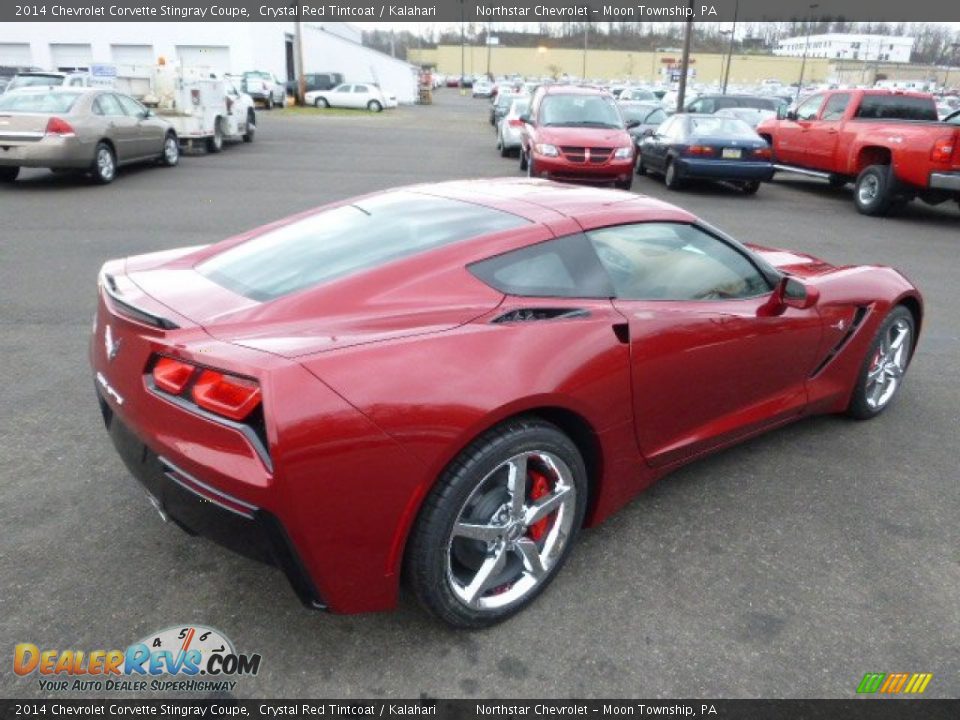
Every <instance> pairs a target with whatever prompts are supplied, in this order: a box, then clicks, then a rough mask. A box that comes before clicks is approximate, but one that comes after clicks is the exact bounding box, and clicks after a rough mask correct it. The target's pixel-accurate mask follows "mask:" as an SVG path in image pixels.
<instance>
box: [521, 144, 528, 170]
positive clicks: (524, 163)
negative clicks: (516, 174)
mask: <svg viewBox="0 0 960 720" xmlns="http://www.w3.org/2000/svg"><path fill="white" fill-rule="evenodd" d="M526 169H527V154H526V153H525V152H524V151H523V145H521V146H520V170H521V172H522V171H524V170H526Z"/></svg>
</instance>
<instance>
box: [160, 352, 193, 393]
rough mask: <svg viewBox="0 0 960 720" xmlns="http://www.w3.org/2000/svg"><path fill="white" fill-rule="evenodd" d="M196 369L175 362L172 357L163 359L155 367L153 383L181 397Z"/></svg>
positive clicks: (186, 364) (183, 363)
mask: <svg viewBox="0 0 960 720" xmlns="http://www.w3.org/2000/svg"><path fill="white" fill-rule="evenodd" d="M196 369H197V368H196V367H195V366H194V365H191V364H189V363H185V362H181V361H180V360H174V359H173V358H172V357H161V358H160V359H159V360H157V364H156V365H154V366H153V382H154V383H155V384H156V386H157V387H158V388H160V389H161V390H163V391H164V392H168V393H170V394H171V395H179V394H180V393H182V392H183V389H184V388H185V387H186V386H187V383H189V382H190V378H191V377H193V373H194V372H195V371H196Z"/></svg>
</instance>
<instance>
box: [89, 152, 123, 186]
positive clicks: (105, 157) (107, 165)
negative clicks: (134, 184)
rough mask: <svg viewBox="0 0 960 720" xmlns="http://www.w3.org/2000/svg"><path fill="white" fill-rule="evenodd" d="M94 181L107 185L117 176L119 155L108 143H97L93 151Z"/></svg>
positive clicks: (92, 169) (92, 170)
mask: <svg viewBox="0 0 960 720" xmlns="http://www.w3.org/2000/svg"><path fill="white" fill-rule="evenodd" d="M90 170H91V172H92V174H93V180H94V182H96V183H98V184H99V185H107V184H109V183H112V182H113V179H114V178H115V177H116V176H117V156H116V154H115V153H114V152H113V148H111V147H110V146H109V145H107V143H105V142H101V143H98V144H97V149H96V150H95V151H94V153H93V167H92V168H91V169H90Z"/></svg>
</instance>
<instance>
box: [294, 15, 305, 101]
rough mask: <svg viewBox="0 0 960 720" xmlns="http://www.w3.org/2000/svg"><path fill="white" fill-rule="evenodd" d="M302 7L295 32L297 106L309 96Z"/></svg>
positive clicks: (295, 25) (295, 24)
mask: <svg viewBox="0 0 960 720" xmlns="http://www.w3.org/2000/svg"><path fill="white" fill-rule="evenodd" d="M300 7H301V6H300V5H297V21H296V22H295V23H294V30H293V72H294V74H295V75H296V76H297V104H298V105H303V104H304V102H305V100H304V97H305V96H306V94H307V78H306V77H305V76H304V74H303V27H302V23H301V22H300Z"/></svg>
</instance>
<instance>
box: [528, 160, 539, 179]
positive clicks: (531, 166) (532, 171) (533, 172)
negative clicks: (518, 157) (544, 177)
mask: <svg viewBox="0 0 960 720" xmlns="http://www.w3.org/2000/svg"><path fill="white" fill-rule="evenodd" d="M536 176H537V165H536V161H534V159H533V155H532V154H531V155H530V157H528V158H527V177H529V178H535V177H536Z"/></svg>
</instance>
